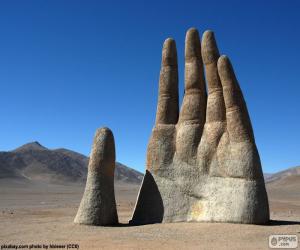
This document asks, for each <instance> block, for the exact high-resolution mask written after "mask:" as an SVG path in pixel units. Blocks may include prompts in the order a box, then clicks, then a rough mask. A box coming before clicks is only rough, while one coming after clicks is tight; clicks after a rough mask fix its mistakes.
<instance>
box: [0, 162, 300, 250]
mask: <svg viewBox="0 0 300 250" xmlns="http://www.w3.org/2000/svg"><path fill="white" fill-rule="evenodd" d="M125 170H126V169H125ZM296 170H297V171H296ZM296 170H294V169H292V170H291V171H288V174H287V173H286V172H284V174H279V175H277V177H276V176H275V177H276V178H273V179H272V178H271V179H270V181H269V182H268V184H267V189H268V195H269V200H270V207H271V219H272V221H271V222H270V225H264V226H261V225H239V224H225V223H224V224H223V223H173V224H153V225H144V226H130V225H128V221H129V219H130V217H131V213H132V211H133V208H134V204H135V200H136V197H137V193H138V190H139V184H137V183H133V182H130V181H129V182H128V181H124V180H123V179H122V180H118V181H116V183H115V189H116V199H117V206H118V207H117V208H118V214H119V221H120V225H119V226H114V227H93V226H83V225H76V224H74V223H73V219H74V216H75V214H76V211H77V208H78V205H79V202H80V200H81V197H82V193H83V189H84V182H70V181H69V182H66V183H65V184H61V183H60V182H58V183H53V182H49V181H45V180H44V179H35V180H30V179H26V178H0V201H1V202H0V221H1V223H0V245H4V244H7V245H8V244H16V245H20V244H24V245H30V244H47V245H48V244H56V245H65V244H78V245H79V249H268V237H269V235H271V234H297V235H298V238H299V236H300V191H299V190H300V175H299V167H298V168H296ZM126 171H127V170H126ZM126 171H125V172H124V173H125V175H126V174H127V172H126ZM278 176H279V177H278ZM125 177H126V176H125ZM125 179H126V178H125ZM25 249H26V248H25ZM27 249H28V248H27ZM56 249H62V248H56Z"/></svg>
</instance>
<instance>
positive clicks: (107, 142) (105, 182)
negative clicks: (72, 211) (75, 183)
mask: <svg viewBox="0 0 300 250" xmlns="http://www.w3.org/2000/svg"><path fill="white" fill-rule="evenodd" d="M115 160H116V157H115V143H114V137H113V134H112V132H111V131H110V130H109V129H108V128H101V129H98V130H97V132H96V135H95V138H94V143H93V147H92V152H91V157H90V160H89V166H88V176H87V181H86V186H85V191H84V194H83V197H82V200H81V203H80V206H79V209H78V212H77V215H76V217H75V219H74V222H75V223H79V224H87V225H98V226H105V225H113V224H117V223H118V215H117V209H116V201H115V192H114V171H115Z"/></svg>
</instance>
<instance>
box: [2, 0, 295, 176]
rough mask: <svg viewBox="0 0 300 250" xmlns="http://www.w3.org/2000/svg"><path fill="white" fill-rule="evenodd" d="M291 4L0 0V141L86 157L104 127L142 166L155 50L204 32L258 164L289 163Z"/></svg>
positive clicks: (269, 168) (152, 107) (125, 155)
mask: <svg viewBox="0 0 300 250" xmlns="http://www.w3.org/2000/svg"><path fill="white" fill-rule="evenodd" d="M299 11H300V1H296V0H294V1H292V0H289V1H283V0H282V1H271V0H270V1H247V2H246V1H186V0H185V1H100V0H99V1H89V0H85V1H83V0H82V1H76V0H72V1H71V0H69V1H63V0H56V1H55V0H51V1H50V0H48V1H46V0H44V1H41V0H36V1H31V0H26V1H23V0H20V1H15V0H6V1H5V0H3V1H1V2H0V86H1V89H0V107H1V109H0V111H1V112H0V114H1V115H0V117H1V123H0V150H3V151H4V150H5V151H6V150H11V149H14V148H16V147H18V146H20V145H21V144H24V143H27V142H30V141H35V140H37V141H39V142H40V143H41V144H43V145H44V146H46V147H49V148H58V147H65V148H69V149H72V150H75V151H78V152H81V153H84V154H89V151H90V147H91V143H92V139H93V135H94V132H95V130H96V128H98V127H101V126H108V127H110V128H111V129H112V130H113V132H114V135H115V140H116V145H117V148H116V150H117V160H118V161H120V162H122V163H124V164H126V165H128V166H131V167H133V168H136V169H138V170H140V171H144V165H145V156H146V147H147V143H148V139H149V136H150V133H151V129H152V126H153V124H154V120H155V111H156V102H157V89H158V76H159V69H160V61H161V47H162V43H163V41H164V39H165V38H167V37H173V38H174V39H175V40H176V42H177V48H178V55H179V66H180V70H179V71H180V72H179V73H180V80H181V97H182V94H183V91H182V87H183V63H184V62H183V55H184V39H185V32H186V30H187V29H188V28H189V27H196V28H198V29H199V32H200V33H203V32H204V30H206V29H212V30H214V31H215V34H216V37H217V40H218V44H219V48H220V51H221V53H224V54H227V55H228V56H229V57H230V58H231V60H232V63H233V65H234V67H235V70H236V73H237V76H238V79H239V81H240V84H241V87H242V89H243V92H244V95H245V98H246V101H247V104H248V109H249V112H250V115H251V118H252V123H253V127H254V132H255V136H256V141H257V146H258V149H259V151H260V156H261V159H262V163H263V168H264V171H265V172H276V171H279V170H281V169H284V168H287V167H291V166H295V165H299V164H300V127H299V124H300V115H299V114H300V112H299V109H300V100H299V99H300V68H299V67H300V66H299V65H300V64H299V55H300V28H299V27H300V15H299Z"/></svg>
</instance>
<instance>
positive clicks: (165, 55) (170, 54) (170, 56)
mask: <svg viewBox="0 0 300 250" xmlns="http://www.w3.org/2000/svg"><path fill="white" fill-rule="evenodd" d="M162 64H163V65H164V66H173V65H177V49H176V42H175V40H174V39H173V38H167V39H166V40H165V41H164V44H163V52H162Z"/></svg>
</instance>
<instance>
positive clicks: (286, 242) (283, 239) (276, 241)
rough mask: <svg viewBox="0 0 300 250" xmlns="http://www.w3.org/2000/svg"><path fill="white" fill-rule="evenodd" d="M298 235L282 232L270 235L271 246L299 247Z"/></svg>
mask: <svg viewBox="0 0 300 250" xmlns="http://www.w3.org/2000/svg"><path fill="white" fill-rule="evenodd" d="M297 246H298V236H297V235H293V234H281V235H270V236H269V247H270V248H278V249H280V248H297Z"/></svg>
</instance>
